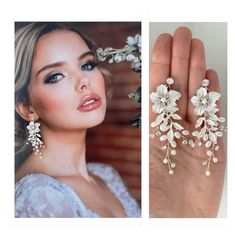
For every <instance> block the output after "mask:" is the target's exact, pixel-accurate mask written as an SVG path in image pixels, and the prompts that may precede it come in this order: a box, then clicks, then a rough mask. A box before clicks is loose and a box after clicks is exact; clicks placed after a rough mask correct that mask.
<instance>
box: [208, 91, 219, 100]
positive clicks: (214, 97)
mask: <svg viewBox="0 0 235 233" xmlns="http://www.w3.org/2000/svg"><path fill="white" fill-rule="evenodd" d="M208 95H209V98H210V100H211V102H212V103H215V102H216V101H217V100H219V98H220V96H221V95H220V93H218V92H215V91H212V92H210V93H209V94H208Z"/></svg>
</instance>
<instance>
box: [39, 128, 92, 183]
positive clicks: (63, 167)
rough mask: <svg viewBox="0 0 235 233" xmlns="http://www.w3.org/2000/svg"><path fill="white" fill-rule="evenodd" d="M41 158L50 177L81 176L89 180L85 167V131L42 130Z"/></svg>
mask: <svg viewBox="0 0 235 233" xmlns="http://www.w3.org/2000/svg"><path fill="white" fill-rule="evenodd" d="M42 136H43V141H44V144H45V148H44V149H43V151H42V152H43V158H42V159H41V161H42V164H43V167H44V168H45V170H46V173H47V174H48V175H51V176H60V177H63V176H75V175H76V176H81V177H83V178H85V179H89V175H88V171H87V166H86V130H80V131H56V132H55V131H51V130H49V129H43V135H42Z"/></svg>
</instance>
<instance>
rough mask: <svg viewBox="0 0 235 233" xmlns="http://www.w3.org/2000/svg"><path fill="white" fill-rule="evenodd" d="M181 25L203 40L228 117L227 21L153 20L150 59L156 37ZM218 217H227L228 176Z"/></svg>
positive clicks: (207, 58) (223, 110)
mask: <svg viewBox="0 0 235 233" xmlns="http://www.w3.org/2000/svg"><path fill="white" fill-rule="evenodd" d="M180 26H186V27H188V28H190V30H191V31H192V36H193V38H195V37H196V38H199V39H201V40H202V41H203V43H204V47H205V54H206V68H207V69H214V70H216V72H217V73H218V76H219V80H220V86H221V94H222V96H221V100H222V109H221V115H222V116H224V117H225V118H226V119H227V23H225V22H218V23H217V22H213V23H210V22H208V23H204V22H196V23H195V22H191V23H185V22H183V23H181V22H177V23H176V22H173V23H171V22H166V23H165V22H160V23H158V22H157V23H155V22H151V23H150V26H149V34H150V37H149V55H150V57H149V59H150V58H151V54H152V49H153V46H154V43H155V40H156V38H157V37H158V36H159V35H160V34H162V33H170V34H173V33H174V31H175V29H176V28H177V27H180ZM224 139H225V143H226V144H227V140H226V135H225V136H224ZM212 175H213V174H212ZM218 217H220V218H226V217H227V176H225V182H224V189H223V194H222V200H221V204H220V210H219V215H218Z"/></svg>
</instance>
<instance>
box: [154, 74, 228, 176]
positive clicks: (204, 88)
mask: <svg viewBox="0 0 235 233" xmlns="http://www.w3.org/2000/svg"><path fill="white" fill-rule="evenodd" d="M173 84H174V79H173V78H171V77H169V78H167V79H166V84H161V85H159V86H158V87H157V88H156V91H154V92H152V93H151V94H150V99H151V101H152V102H153V105H152V111H153V112H154V113H156V114H158V115H157V117H156V119H155V120H154V121H153V122H151V127H152V128H153V131H152V132H151V134H150V138H154V137H155V136H158V137H159V139H160V141H162V142H164V143H165V144H164V145H163V146H162V147H161V149H162V150H164V151H165V158H164V159H163V163H164V164H166V165H167V166H168V170H169V174H170V175H172V174H174V168H175V167H176V164H175V162H173V161H172V157H173V156H175V155H176V153H177V151H176V147H177V142H176V141H177V140H181V142H182V144H183V145H189V146H191V147H192V148H194V147H196V146H202V144H204V146H205V148H206V150H207V151H206V155H207V156H206V159H205V160H204V161H203V163H202V164H203V165H204V166H206V165H207V168H206V171H205V175H206V176H210V165H211V162H214V163H217V162H218V158H217V157H216V156H215V151H218V150H219V146H218V145H217V142H218V140H217V139H218V137H222V136H223V133H222V131H223V130H224V126H222V125H221V123H224V122H225V118H224V117H218V115H217V113H218V111H219V109H218V106H217V103H216V102H217V101H218V100H219V99H220V96H221V95H220V93H218V92H214V91H210V90H209V80H208V79H204V80H203V81H202V84H201V87H200V88H199V89H198V90H197V93H196V95H195V96H193V97H192V98H191V103H192V104H193V106H194V112H195V114H196V115H197V116H198V119H197V121H196V124H195V131H193V132H192V136H193V137H194V140H193V139H188V136H189V135H190V132H189V131H188V130H187V129H185V128H184V127H183V126H182V125H181V124H180V123H179V122H180V120H182V118H181V116H180V115H178V114H177V111H178V110H179V108H178V106H177V103H176V101H177V100H179V99H180V97H181V94H180V92H178V91H175V90H172V85H173Z"/></svg>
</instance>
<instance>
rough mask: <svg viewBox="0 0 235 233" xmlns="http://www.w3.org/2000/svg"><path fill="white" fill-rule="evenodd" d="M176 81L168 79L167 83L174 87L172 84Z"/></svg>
mask: <svg viewBox="0 0 235 233" xmlns="http://www.w3.org/2000/svg"><path fill="white" fill-rule="evenodd" d="M174 82H175V81H174V79H173V78H168V79H167V80H166V83H167V84H168V85H172V84H174Z"/></svg>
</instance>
